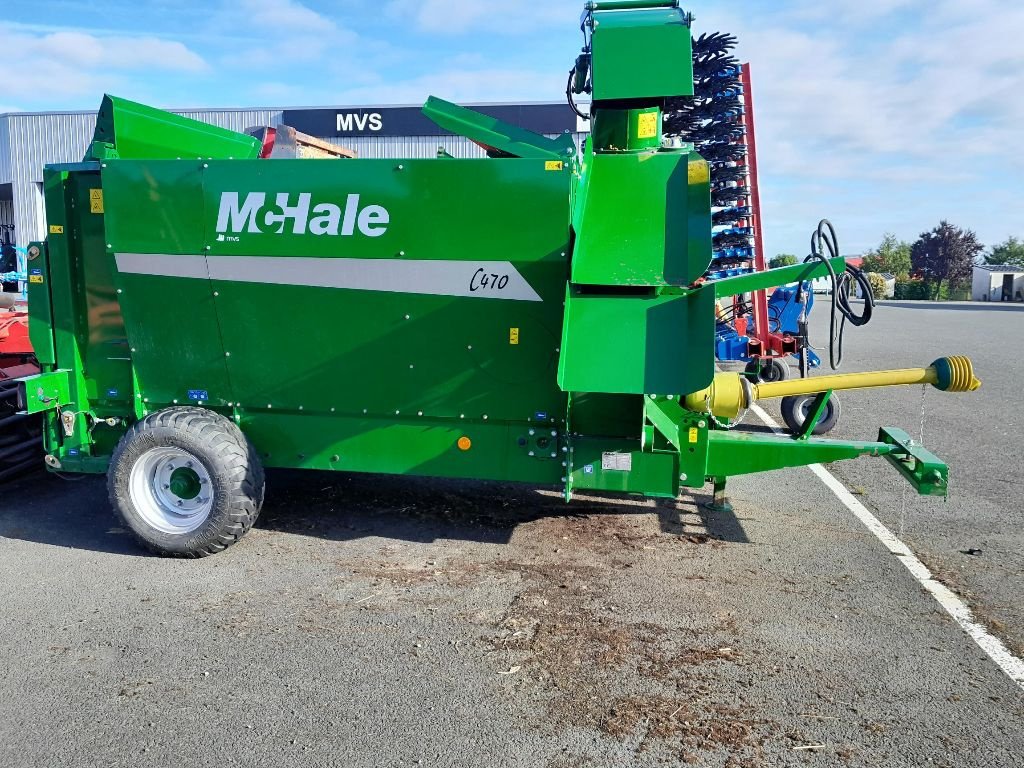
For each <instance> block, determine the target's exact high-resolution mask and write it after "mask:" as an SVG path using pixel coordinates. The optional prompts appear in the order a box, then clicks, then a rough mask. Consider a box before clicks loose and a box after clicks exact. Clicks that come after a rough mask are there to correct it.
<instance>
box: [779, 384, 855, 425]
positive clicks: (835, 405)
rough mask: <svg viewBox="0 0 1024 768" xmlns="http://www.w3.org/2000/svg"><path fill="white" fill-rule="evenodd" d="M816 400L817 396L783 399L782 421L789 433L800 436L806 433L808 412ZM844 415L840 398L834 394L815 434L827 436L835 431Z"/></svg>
mask: <svg viewBox="0 0 1024 768" xmlns="http://www.w3.org/2000/svg"><path fill="white" fill-rule="evenodd" d="M814 398H815V395H792V396H790V397H784V398H782V403H781V410H782V420H783V421H784V422H786V426H787V427H789V431H790V432H792V433H793V434H794V435H799V434H801V433H802V432H803V431H804V424H805V423H806V422H807V419H808V416H809V413H808V412H809V411H810V409H811V407H812V406H813V404H814ZM842 413H843V411H842V406H840V404H839V398H837V397H836V396H835V393H833V394H832V397H830V398H829V399H828V403H827V404H826V405H825V413H823V414H822V416H821V420H820V421H819V422H818V424H817V426H815V428H814V432H813V434H815V435H827V434H828V433H829V432H831V431H832V430H833V429H835V427H836V425H837V424H838V423H839V417H840V416H842Z"/></svg>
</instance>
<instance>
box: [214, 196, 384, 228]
mask: <svg viewBox="0 0 1024 768" xmlns="http://www.w3.org/2000/svg"><path fill="white" fill-rule="evenodd" d="M293 200H294V202H293ZM312 200H313V195H312V194H311V193H309V192H299V193H298V194H295V195H293V194H292V193H290V192H278V193H277V195H276V196H275V197H274V202H273V203H271V204H268V203H267V193H266V192H249V193H248V194H247V195H246V196H245V199H244V200H240V199H239V193H238V192H222V193H221V195H220V210H219V211H218V213H217V232H218V233H220V234H221V235H224V234H241V233H243V232H247V233H249V234H267V235H282V234H284V233H285V231H286V230H287V231H288V232H290V233H291V234H293V235H305V234H307V233H309V234H311V235H318V236H319V235H334V236H337V235H341V236H342V237H350V236H352V235H354V234H355V233H356V230H358V231H359V234H361V235H365V236H366V237H380V236H381V235H383V234H384V233H385V232H387V231H388V225H389V224H390V223H391V214H389V213H388V210H387V208H384V207H383V206H380V205H367V206H366V207H364V208H360V205H359V195H358V194H353V195H349V196H348V197H347V199H346V200H345V207H344V209H342V207H341V206H340V205H335V204H334V203H318V204H317V205H315V206H313V207H312V208H310V205H311V204H312ZM218 239H223V238H218Z"/></svg>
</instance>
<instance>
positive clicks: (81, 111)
mask: <svg viewBox="0 0 1024 768" xmlns="http://www.w3.org/2000/svg"><path fill="white" fill-rule="evenodd" d="M459 104H460V106H464V107H550V106H558V105H561V104H565V102H564V101H559V100H554V101H467V102H459ZM422 106H423V104H421V103H420V104H326V105H324V104H321V105H319V106H291V107H265V106H264V107H159V109H163V110H164V111H165V112H209V113H224V112H285V111H293V110H299V109H302V110H307V109H328V110H337V109H420V108H421V107H422ZM566 106H568V105H566ZM96 112H97V110H95V109H65V110H49V111H46V110H44V111H39V112H0V120H2V119H4V118H12V117H51V116H53V117H56V116H59V115H95V114H96Z"/></svg>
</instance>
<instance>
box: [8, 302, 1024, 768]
mask: <svg viewBox="0 0 1024 768" xmlns="http://www.w3.org/2000/svg"><path fill="white" fill-rule="evenodd" d="M997 313H998V314H997ZM819 319H820V318H819ZM1022 320H1024V314H1013V313H1011V312H1005V311H1003V312H1002V313H999V310H988V311H982V312H979V313H978V314H975V313H974V312H970V311H966V310H964V311H957V310H949V309H940V310H922V309H917V308H915V309H905V308H903V307H896V306H894V307H883V308H881V309H880V310H879V315H878V318H877V320H876V324H875V325H873V326H869V327H868V328H866V329H861V330H860V331H859V332H858V333H857V334H856V335H854V333H853V332H851V336H850V342H849V343H850V346H849V351H848V355H849V356H850V357H849V364H848V367H849V368H850V369H855V368H858V367H884V366H887V365H892V364H897V363H898V364H907V363H918V362H920V363H927V362H929V361H930V360H931V359H933V358H934V357H937V356H939V355H940V354H942V353H947V352H959V351H968V352H970V353H972V354H974V355H975V356H976V358H977V360H978V362H979V367H980V368H981V375H982V377H983V378H985V379H986V389H984V390H982V392H980V393H975V394H973V395H955V396H954V395H949V396H946V395H941V394H940V393H937V392H933V393H929V395H928V399H927V400H926V405H927V418H926V422H925V424H926V441H927V443H928V444H929V445H930V446H931V447H932V448H933V449H934V450H935V451H936V452H937V453H939V454H940V455H941V456H943V457H944V458H947V459H948V460H949V461H950V464H951V466H952V471H953V473H954V478H955V479H954V492H953V497H952V498H951V500H950V501H949V502H947V503H943V502H942V501H941V500H935V499H929V500H921V501H918V500H917V499H916V498H915V497H913V496H911V495H909V494H908V495H907V497H906V502H907V509H906V512H905V514H904V515H903V516H902V525H901V515H900V509H901V505H902V501H903V497H902V494H901V490H900V487H899V485H898V484H897V483H896V476H895V472H894V471H893V470H891V469H889V468H888V467H887V465H885V464H884V463H883V462H881V461H878V460H873V461H872V460H867V459H865V460H862V461H860V462H851V463H848V464H846V465H837V471H841V472H842V473H843V477H844V478H845V479H846V480H847V481H848V483H849V484H850V485H851V487H855V488H856V490H857V491H858V492H862V493H863V494H864V495H863V496H862V498H863V499H864V500H865V502H866V503H868V504H870V505H871V506H873V507H874V508H876V509H877V510H878V512H879V514H880V516H881V517H882V518H883V519H884V520H885V522H886V523H887V524H889V525H891V526H893V527H894V529H897V530H898V529H899V528H900V527H902V530H903V535H904V537H905V539H906V540H907V541H908V542H909V543H911V545H912V546H913V547H915V549H917V551H918V552H919V553H920V554H921V555H922V557H923V558H924V559H926V560H929V561H930V562H933V563H934V564H936V567H937V568H938V569H939V571H940V573H941V574H942V575H943V577H944V578H945V577H947V575H948V576H949V578H950V580H951V583H953V584H954V585H955V586H957V588H958V589H961V590H962V591H963V592H964V593H965V594H967V596H968V597H969V599H970V601H971V602H972V604H974V605H976V606H980V607H982V608H983V609H984V611H985V612H986V615H989V616H991V617H992V618H991V621H992V623H993V624H995V622H997V621H998V622H1000V624H1001V626H1002V627H1003V629H1004V630H1005V632H1006V635H1007V636H1008V637H1009V638H1010V639H1013V638H1018V639H1019V638H1020V637H1024V634H1018V633H1019V632H1020V630H1021V626H1020V624H1019V623H1017V622H1019V618H1020V615H1019V610H1020V599H1019V595H1020V594H1021V582H1020V578H1021V568H1020V559H1019V558H1020V556H1021V551H1022V549H1021V546H1020V543H1021V542H1020V540H1019V538H1016V539H1015V538H1014V537H1019V536H1020V533H1019V530H1020V526H1019V521H1020V516H1021V505H1020V503H1019V499H1020V495H1019V490H1018V491H1016V496H1015V499H1016V501H1015V502H1008V501H1007V499H1008V498H1009V497H1010V496H1012V494H1009V495H1008V491H1010V490H1012V488H1014V487H1016V488H1017V489H1019V484H1018V485H1017V486H1013V485H1009V484H1008V483H1004V485H1008V488H1004V487H1003V486H1002V485H995V482H996V481H995V480H994V478H993V477H992V475H993V474H996V473H997V474H998V475H999V476H1000V477H1001V478H1003V479H1005V480H1012V479H1013V478H1014V477H1018V478H1019V477H1020V476H1021V475H1020V472H1019V462H1020V450H1019V448H1015V447H1014V446H1013V444H1012V443H1011V439H1012V437H1011V436H1012V435H1013V433H1014V431H1015V430H1014V426H1015V425H1016V426H1017V427H1018V428H1019V426H1020V423H1019V418H1020V417H1019V416H1016V415H1014V414H1012V413H1010V412H1008V411H1007V409H1006V408H1004V407H999V408H998V410H996V403H1005V402H1007V401H1008V400H1007V399H1006V398H1007V397H1008V395H1007V393H1008V389H1009V382H1010V381H1011V380H1012V373H1013V371H1012V365H1013V364H1017V362H1016V361H1012V362H1011V366H1010V367H1007V366H1005V365H1003V364H1002V363H1003V361H1002V360H999V359H996V357H995V355H996V354H997V353H998V352H999V351H1000V350H1001V349H1005V348H1006V345H1007V344H1008V343H1009V342H1007V341H1006V339H1008V338H1012V331H1013V328H1012V327H1011V325H1010V324H1012V323H1017V324H1018V325H1017V326H1016V328H1017V329H1018V331H1017V335H1018V336H1019V328H1020V325H1019V324H1020V323H1021V321H1022ZM939 323H943V324H944V325H943V326H942V328H943V329H944V330H942V333H941V334H939V333H937V332H936V328H937V327H938V326H937V324H939ZM947 326H948V328H947ZM985 329H988V330H989V331H996V330H999V332H1000V336H999V337H998V338H999V339H1001V340H1002V343H1001V344H1000V343H999V341H998V339H994V340H992V341H991V342H989V341H988V340H987V339H986V336H985V333H983V331H984V330H985ZM986 332H987V331H986ZM932 335H936V336H941V337H940V338H936V339H935V341H934V343H933V342H932V340H931V336H932ZM894 337H899V338H901V339H902V341H901V342H900V343H899V344H893V343H892V342H893V338H894ZM882 340H884V341H885V342H886V343H887V344H889V345H890V346H891V347H893V348H892V349H889V350H886V351H884V355H886V356H885V357H883V356H882V355H883V352H877V353H876V354H875V355H873V356H872V355H866V354H864V352H865V351H866V350H869V349H872V348H874V349H877V348H879V347H881V344H882ZM933 348H934V349H933ZM890 355H891V357H892V358H893V359H891V360H890V359H889V357H888V356H890ZM897 358H898V361H897ZM862 363H863V365H862ZM868 364H870V365H868ZM920 397H921V395H920V392H917V391H910V392H903V393H899V394H894V395H891V396H890V395H886V396H885V397H877V396H876V397H875V398H873V399H872V398H869V397H866V396H860V397H852V396H851V397H848V398H846V399H844V403H843V404H844V407H845V409H846V410H845V417H844V419H845V421H844V425H843V426H842V428H841V429H842V431H843V432H848V433H849V434H850V435H851V436H853V435H856V436H868V435H867V433H868V432H869V431H871V430H873V429H874V425H877V424H879V423H885V424H890V423H891V424H895V425H903V426H910V427H913V426H915V425H917V424H918V414H919V405H920ZM1013 419H1017V421H1016V424H1015V422H1014V421H1013ZM982 425H984V427H985V428H984V429H981V428H980V427H981V426H982ZM1004 433H1005V434H1004ZM1013 462H1017V465H1014V464H1013ZM1015 466H1016V468H1017V471H1016V472H1014V467H1015ZM1017 482H1018V483H1019V481H1017ZM730 489H731V495H732V497H733V502H734V504H735V508H736V511H735V513H734V514H731V515H721V514H720V515H712V514H711V513H708V512H706V511H705V510H704V509H703V508H702V507H701V506H699V502H702V501H704V497H697V498H690V497H682V498H680V499H679V500H678V501H676V502H660V503H654V502H646V501H635V502H629V503H624V502H623V501H622V500H619V499H607V498H601V497H585V498H581V499H579V500H578V501H577V502H575V503H574V504H573V505H572V506H571V507H565V506H564V505H563V504H562V503H561V501H560V500H559V497H558V494H557V493H556V492H555V491H553V490H547V489H532V488H524V487H518V486H503V485H493V484H481V483H454V482H449V481H436V480H421V479H401V478H397V479H396V478H382V477H369V476H327V475H321V474H309V473H272V474H271V475H270V479H269V497H268V503H267V506H266V508H265V511H264V514H263V516H262V518H261V521H260V523H259V525H258V527H257V529H255V530H254V531H253V532H252V533H251V534H250V535H249V537H247V538H246V539H245V541H243V542H242V543H241V544H240V545H238V546H236V547H234V548H232V549H230V550H228V551H227V552H225V553H223V554H221V555H218V556H216V557H212V558H208V559H206V560H202V561H196V562H181V561H173V560H164V559H159V558H154V557H150V556H147V555H145V554H143V553H142V552H141V551H140V550H139V548H138V547H137V546H136V545H135V544H134V542H133V540H132V538H131V537H130V536H129V535H128V534H127V533H126V532H125V531H123V530H121V529H120V528H118V527H117V525H116V522H115V521H114V518H113V516H112V514H111V512H110V511H109V507H108V504H107V501H106V496H105V489H104V486H103V483H102V481H101V480H99V479H96V478H90V479H86V480H82V481H79V482H77V483H75V484H73V485H68V484H66V483H65V482H63V481H61V480H60V479H58V478H55V477H48V476H42V475H41V476H38V477H34V478H30V479H26V480H25V481H22V482H21V483H19V484H18V485H15V486H8V487H5V488H4V489H3V493H4V496H3V497H2V501H0V579H2V580H3V583H5V584H6V585H7V589H6V590H5V592H4V597H3V607H4V610H3V612H2V614H0V668H2V669H3V672H4V674H3V676H2V677H0V765H2V766H8V765H9V766H19V767H20V766H45V767H46V768H54V767H55V766H73V765H74V766H77V765H83V764H88V765H97V766H122V765H123V766H128V765H132V766H150V765H152V766H165V765H223V764H236V765H245V766H274V767H275V768H276V767H277V766H290V765H304V766H368V767H369V766H373V768H377V767H379V766H415V765H421V766H488V767H489V768H491V767H494V766H549V767H551V768H576V767H577V766H622V765H636V766H662V765H680V764H682V765H698V766H728V767H729V768H740V767H741V766H743V767H746V766H791V765H792V766H833V765H836V766H885V767H886V768H888V767H890V766H922V765H934V766H950V767H953V766H956V768H960V767H962V766H999V767H1000V768H1002V767H1005V768H1011V767H1014V766H1018V765H1020V754H1021V751H1022V749H1024V728H1022V724H1024V695H1022V692H1021V690H1020V689H1019V688H1018V687H1016V686H1015V685H1014V684H1013V683H1012V682H1011V681H1010V680H1009V679H1008V678H1007V677H1006V676H1004V675H1003V674H1002V673H1001V672H1000V671H999V669H998V668H997V667H996V666H995V665H994V664H993V663H992V662H991V661H990V660H989V659H988V658H987V657H986V656H985V655H984V654H983V653H982V652H981V651H980V649H978V647H977V646H976V645H974V644H973V642H972V641H971V640H970V639H969V638H968V637H967V636H966V635H965V634H964V633H963V632H962V631H961V630H960V629H959V628H958V627H957V626H956V625H955V624H954V623H953V622H952V621H951V620H950V619H949V618H948V617H947V615H946V614H945V613H944V612H943V611H942V610H941V609H940V608H939V606H938V605H937V604H936V603H935V602H934V601H933V600H932V598H931V597H930V596H929V595H928V594H926V593H925V592H924V591H923V590H922V589H921V588H920V586H919V585H918V584H917V583H916V582H915V581H914V580H913V578H912V577H911V576H910V574H909V573H908V572H907V571H906V569H905V568H904V567H903V566H902V565H901V564H900V563H899V562H897V561H896V560H895V559H894V558H893V557H892V556H890V555H889V554H888V553H887V552H886V550H885V549H884V548H882V546H881V545H880V544H879V543H878V542H877V541H876V540H875V539H874V538H873V537H872V536H871V535H870V534H869V533H868V532H867V531H866V530H864V528H863V527H862V526H861V524H860V523H859V522H858V521H857V520H856V519H855V518H854V517H853V516H852V515H851V514H850V513H849V512H848V511H847V510H846V509H845V508H844V507H842V506H841V505H840V504H839V502H838V501H837V500H836V499H835V497H834V496H833V495H831V494H830V493H829V492H828V491H827V490H826V489H825V488H824V486H822V485H821V483H820V482H818V481H817V480H816V479H815V478H814V476H813V475H812V474H811V473H810V472H809V471H807V470H806V469H799V470H788V471H785V472H779V473H777V474H775V475H773V476H771V477H768V476H763V477H758V478H742V479H738V480H736V481H734V482H732V483H731V484H730ZM1014 516H1016V517H1014ZM972 547H974V548H979V549H981V550H982V552H983V554H982V555H981V556H977V557H974V556H967V555H961V554H959V552H960V550H962V549H968V548H972ZM1015 558H1016V559H1015ZM961 566H962V567H961ZM1001 607H1002V608H1001ZM1001 609H1002V611H1003V612H1000V610H1001ZM1014 611H1018V613H1014ZM1015 617H1016V618H1015Z"/></svg>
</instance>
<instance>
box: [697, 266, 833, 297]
mask: <svg viewBox="0 0 1024 768" xmlns="http://www.w3.org/2000/svg"><path fill="white" fill-rule="evenodd" d="M829 263H830V264H831V265H832V269H833V271H835V273H836V274H837V275H838V274H840V273H842V272H844V271H845V270H846V259H844V258H843V257H841V256H838V257H836V258H834V259H831V260H830V262H829ZM827 274H828V267H826V266H825V265H824V264H823V263H822V262H820V261H812V262H807V263H804V264H794V265H792V266H789V267H779V268H778V269H769V270H766V271H764V272H754V273H752V274H749V275H737V276H736V277H724V278H722V279H721V280H715V281H714V282H713V283H712V285H714V286H715V296H716V297H718V298H720V299H721V298H725V297H727V296H738V295H740V294H741V293H750V292H751V291H760V290H764V289H765V288H774V287H775V286H778V285H788V284H789V283H799V282H803V281H804V280H814V279H815V278H818V277H824V276H825V275H827Z"/></svg>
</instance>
